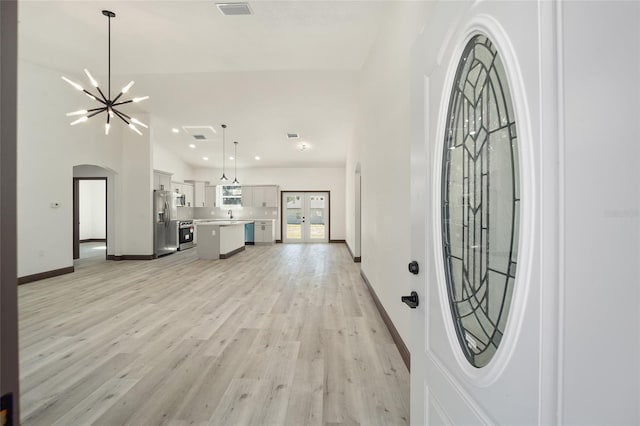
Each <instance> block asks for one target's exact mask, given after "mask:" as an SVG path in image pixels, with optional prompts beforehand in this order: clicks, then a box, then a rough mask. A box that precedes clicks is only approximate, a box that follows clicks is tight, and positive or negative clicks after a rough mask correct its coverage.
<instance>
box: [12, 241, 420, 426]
mask: <svg viewBox="0 0 640 426" xmlns="http://www.w3.org/2000/svg"><path fill="white" fill-rule="evenodd" d="M75 266H76V272H74V273H73V274H68V275H65V276H59V277H54V278H50V279H47V280H43V281H39V282H35V283H30V284H27V285H23V286H20V287H19V290H18V292H19V309H20V323H19V331H20V356H21V385H22V386H21V404H22V419H21V420H22V424H25V425H53V424H60V425H77V424H78V425H79V424H95V425H109V426H113V425H125V424H131V425H146V424H163V425H173V426H186V425H189V426H192V425H200V426H203V425H243V424H246V425H292V426H293V425H296V426H298V425H332V424H335V425H378V424H380V425H382V424H384V425H394V426H395V425H406V424H408V423H409V374H408V372H407V371H406V368H405V366H404V364H403V361H402V359H401V357H400V354H399V353H398V351H397V349H396V348H395V345H394V344H393V340H392V339H391V336H390V335H389V333H388V331H387V329H386V326H385V324H384V322H383V321H382V319H381V318H380V316H379V314H378V311H377V309H376V307H375V305H374V303H373V300H372V298H371V296H370V294H369V292H368V290H367V288H366V286H365V284H364V282H363V281H362V278H361V277H360V272H359V265H358V264H354V263H353V262H352V260H351V258H350V255H349V253H348V251H347V249H346V247H345V246H344V245H342V244H309V245H304V244H300V245H284V244H277V245H273V246H255V247H251V246H249V247H247V250H245V251H243V252H241V253H238V254H237V255H235V256H232V257H231V258H229V259H225V260H218V261H205V260H200V259H198V258H197V252H196V250H187V251H184V252H179V253H176V254H173V255H170V256H165V257H162V258H159V259H154V260H152V261H123V262H105V261H102V260H100V259H98V260H95V259H94V260H91V261H89V260H81V261H79V262H78V263H77V264H76V265H75Z"/></svg>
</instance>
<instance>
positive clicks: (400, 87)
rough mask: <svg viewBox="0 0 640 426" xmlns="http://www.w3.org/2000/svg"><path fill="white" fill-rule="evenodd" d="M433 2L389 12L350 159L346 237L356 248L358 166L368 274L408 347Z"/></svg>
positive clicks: (363, 87) (367, 77)
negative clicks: (416, 112) (417, 107)
mask: <svg viewBox="0 0 640 426" xmlns="http://www.w3.org/2000/svg"><path fill="white" fill-rule="evenodd" d="M430 8H431V4H430V2H398V3H396V4H394V7H393V8H392V9H391V10H390V15H389V19H388V21H387V22H386V23H385V26H384V27H383V28H382V29H381V32H380V35H379V36H378V40H377V41H376V43H375V45H374V47H373V49H372V51H371V53H370V55H369V57H368V58H367V61H366V62H365V64H364V67H363V70H362V73H361V75H360V88H359V95H358V96H359V99H358V104H357V105H358V108H357V123H356V131H355V135H354V140H353V143H352V144H351V146H350V147H349V150H348V154H347V164H346V206H347V207H346V240H347V243H348V244H349V247H351V249H352V250H353V249H354V247H355V229H354V217H355V203H354V200H355V185H354V179H355V168H356V165H357V164H358V163H360V166H361V176H362V187H361V196H362V205H361V209H362V211H361V216H362V236H361V241H362V245H361V256H362V271H363V272H364V274H365V275H366V276H367V278H368V279H369V281H370V283H371V285H372V287H373V288H374V290H375V292H376V294H377V295H378V297H379V298H380V301H381V302H382V304H383V305H384V307H385V310H386V311H387V313H388V314H389V316H390V317H391V320H392V321H393V323H394V325H395V326H396V328H397V329H398V332H399V333H400V336H401V337H402V339H403V340H404V342H405V343H406V344H407V345H408V343H409V338H410V321H409V320H410V310H409V309H408V308H407V307H406V305H404V304H402V303H400V296H402V295H405V294H409V293H410V291H411V289H410V288H409V283H408V273H407V263H408V262H409V261H410V260H411V259H409V252H410V210H409V208H410V205H411V203H410V199H409V184H410V132H409V130H410V120H409V119H410V111H409V102H410V96H409V94H410V93H409V84H410V65H411V60H410V49H411V45H412V43H413V41H414V40H415V38H416V37H417V35H418V32H419V30H420V23H421V22H422V21H424V20H425V19H426V14H427V12H428V10H429V9H430Z"/></svg>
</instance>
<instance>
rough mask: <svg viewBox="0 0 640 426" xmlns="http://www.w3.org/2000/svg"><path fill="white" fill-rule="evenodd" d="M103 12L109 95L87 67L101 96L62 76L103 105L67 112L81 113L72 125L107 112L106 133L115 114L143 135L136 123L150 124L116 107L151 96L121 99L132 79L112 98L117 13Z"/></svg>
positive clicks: (72, 113) (87, 71)
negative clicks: (106, 23) (113, 32)
mask: <svg viewBox="0 0 640 426" xmlns="http://www.w3.org/2000/svg"><path fill="white" fill-rule="evenodd" d="M102 14H103V15H104V16H106V17H107V19H108V20H109V43H108V54H109V68H108V90H107V95H105V94H104V93H103V92H102V90H100V87H98V82H97V81H96V80H95V79H94V78H93V76H92V75H91V73H90V72H89V70H87V69H86V68H85V69H84V72H85V74H86V75H87V77H88V78H89V81H90V82H91V85H92V86H93V87H95V89H96V90H97V91H98V93H99V94H100V96H97V95H95V94H93V93H91V92H89V91H88V90H86V89H84V88H83V87H82V86H81V85H79V84H78V83H75V82H73V81H71V80H69V79H68V78H67V77H62V79H63V80H64V81H66V82H67V83H69V84H70V85H71V86H73V87H74V88H75V89H76V90H79V91H81V92H84V93H85V94H86V95H87V96H88V97H90V98H91V99H93V100H94V101H98V102H99V103H100V104H102V105H101V106H99V107H97V108H91V109H82V110H79V111H74V112H70V113H67V117H72V116H76V115H80V116H81V117H80V118H78V119H77V120H75V121H73V122H71V125H72V126H74V125H76V124H78V123H83V122H85V121H87V120H88V119H90V118H91V117H93V116H95V115H98V114H101V113H103V112H106V113H107V122H106V124H105V126H104V133H105V135H108V134H109V128H110V127H111V119H112V118H113V117H115V116H117V117H118V118H120V119H121V120H122V121H124V122H125V123H127V125H128V126H129V128H130V129H131V130H133V131H134V132H136V133H137V134H139V135H142V132H140V130H138V128H137V127H136V126H135V125H136V124H138V125H140V126H142V127H144V128H145V129H148V128H149V126H147V125H146V124H144V123H142V122H141V121H138V120H137V119H136V118H133V117H130V116H128V115H127V114H125V113H124V112H122V111H120V110H118V108H116V107H118V106H120V105H124V104H128V103H131V102H136V103H137V102H140V101H144V100H145V99H149V97H148V96H141V97H138V98H133V99H129V100H120V98H121V97H122V95H124V94H125V93H127V92H128V91H129V89H131V86H133V83H134V82H133V81H131V82H130V83H129V84H127V85H126V86H124V87H123V88H122V90H120V93H119V94H118V96H116V97H115V98H114V99H111V18H115V17H116V14H115V13H113V12H111V11H110V10H103V11H102Z"/></svg>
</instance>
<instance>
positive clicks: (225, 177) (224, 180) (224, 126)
mask: <svg viewBox="0 0 640 426" xmlns="http://www.w3.org/2000/svg"><path fill="white" fill-rule="evenodd" d="M226 128H227V125H226V124H223V125H222V177H221V178H220V180H221V181H223V182H226V181H227V180H228V179H227V176H226V175H225V174H224V131H225V129H226Z"/></svg>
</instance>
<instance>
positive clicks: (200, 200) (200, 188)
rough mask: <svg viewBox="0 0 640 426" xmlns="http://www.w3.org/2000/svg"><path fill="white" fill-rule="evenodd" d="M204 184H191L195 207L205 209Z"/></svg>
mask: <svg viewBox="0 0 640 426" xmlns="http://www.w3.org/2000/svg"><path fill="white" fill-rule="evenodd" d="M204 187H205V182H197V181H196V182H194V183H193V201H194V204H193V205H194V206H195V207H205V206H206V202H205V201H206V200H205V190H204Z"/></svg>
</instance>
